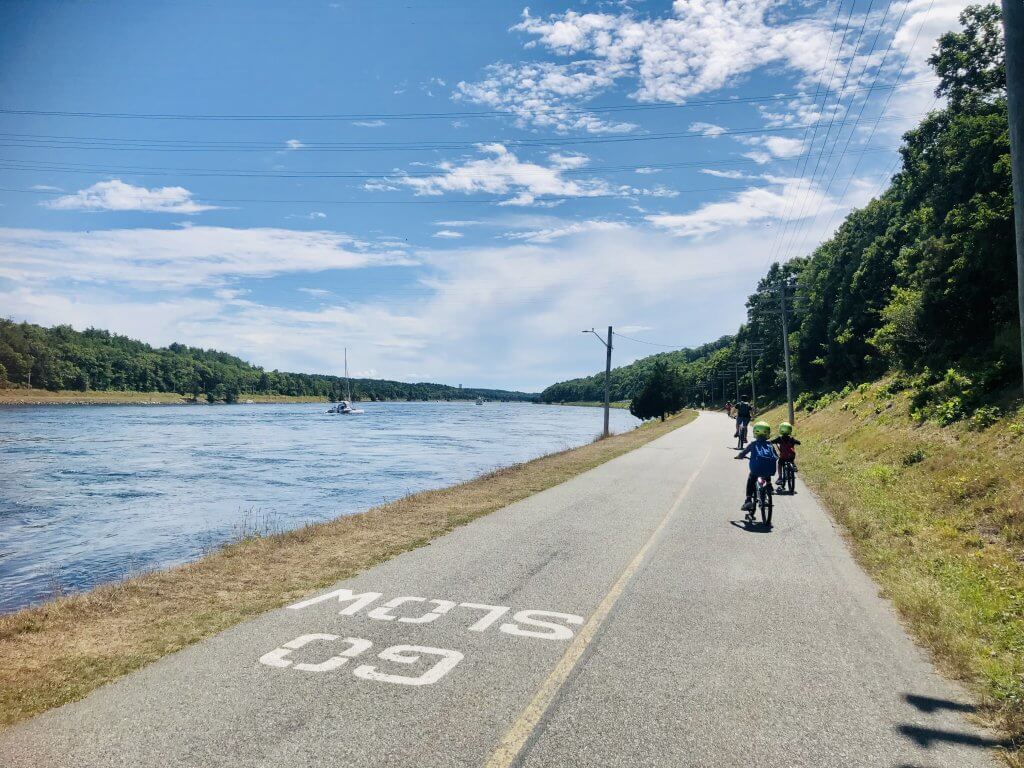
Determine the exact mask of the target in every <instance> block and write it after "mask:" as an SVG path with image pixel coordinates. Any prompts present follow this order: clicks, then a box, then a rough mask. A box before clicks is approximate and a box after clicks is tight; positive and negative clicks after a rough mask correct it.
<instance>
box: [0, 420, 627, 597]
mask: <svg viewBox="0 0 1024 768" xmlns="http://www.w3.org/2000/svg"><path fill="white" fill-rule="evenodd" d="M359 407H361V408H365V409H366V413H365V414H363V415H361V416H334V415H329V414H327V413H325V411H326V409H327V406H326V405H325V404H318V403H310V404H306V403H303V404H289V405H235V406H202V405H196V406H31V407H23V408H2V409H0V613H3V612H10V611H12V610H15V609H17V608H20V607H23V606H26V605H31V604H33V603H36V602H39V601H41V600H45V599H47V598H48V597H50V596H52V595H53V594H55V592H58V591H60V592H72V591H75V590H81V589H86V588H88V587H91V586H94V585H96V584H101V583H104V582H108V581H113V580H116V579H121V578H124V577H125V576H129V575H132V574H135V573H139V572H141V571H145V570H151V569H154V568H161V567H165V566H169V565H173V564H176V563H182V562H185V561H188V560H192V559H195V558H196V557H199V556H200V555H202V554H203V553H204V552H208V551H209V550H210V549H212V548H214V547H216V546H218V545H219V544H223V543H224V542H226V541H229V540H230V539H232V538H234V537H237V536H238V535H239V534H240V533H241V532H244V531H246V530H252V529H253V528H257V529H260V528H264V527H269V528H271V529H275V530H284V529H289V528H295V527H298V526H300V525H303V524H304V523H307V522H311V521H317V520H326V519H329V518H332V517H337V516H339V515H346V514H351V513H353V512H359V511H361V510H364V509H367V508H369V507H372V506H374V505H376V504H379V503H381V502H383V501H385V500H393V499H395V498H398V497H400V496H404V495H406V494H408V493H412V492H414V491H421V490H424V489H428V488H439V487H443V486H446V485H451V484H453V483H457V482H461V481H463V480H467V479H470V478H472V477H475V476H476V475H479V474H480V473H482V472H485V471H488V470H491V469H494V468H496V467H499V466H504V465H508V464H513V463H515V462H519V461H524V460H527V459H532V458H535V457H537V456H540V455H542V454H545V453H550V452H552V451H557V450H561V449H565V448H571V447H575V446H578V445H582V444H584V443H586V442H589V441H590V440H591V439H593V438H594V437H595V436H596V435H597V434H598V433H599V432H600V429H601V410H600V409H599V408H571V407H562V406H550V405H534V404H529V403H485V404H484V405H475V404H473V403H365V404H362V403H361V404H360V406H359ZM611 417H612V418H611V423H612V430H613V431H615V432H624V431H627V430H629V429H632V428H633V427H634V426H636V424H637V423H638V422H637V420H636V419H634V418H633V417H632V416H630V415H629V413H628V412H626V411H623V410H612V413H611Z"/></svg>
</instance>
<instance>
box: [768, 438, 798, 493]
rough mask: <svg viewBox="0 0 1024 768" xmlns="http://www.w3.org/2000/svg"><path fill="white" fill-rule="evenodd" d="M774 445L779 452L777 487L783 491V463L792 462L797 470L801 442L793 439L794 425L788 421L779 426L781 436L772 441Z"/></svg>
mask: <svg viewBox="0 0 1024 768" xmlns="http://www.w3.org/2000/svg"><path fill="white" fill-rule="evenodd" d="M772 445H774V446H775V447H776V448H777V449H778V451H779V479H778V482H777V483H776V485H777V486H778V489H779V490H780V491H781V490H782V464H783V462H786V461H788V462H790V463H791V464H792V465H793V469H794V470H796V447H797V446H798V445H800V441H799V440H797V439H796V438H795V437H793V425H792V424H790V423H789V422H788V421H784V422H782V423H781V424H779V436H778V437H776V438H773V439H772Z"/></svg>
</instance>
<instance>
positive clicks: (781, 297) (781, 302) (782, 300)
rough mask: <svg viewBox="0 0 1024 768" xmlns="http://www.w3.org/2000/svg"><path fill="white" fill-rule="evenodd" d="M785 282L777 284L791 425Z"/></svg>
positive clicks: (791, 408)
mask: <svg viewBox="0 0 1024 768" xmlns="http://www.w3.org/2000/svg"><path fill="white" fill-rule="evenodd" d="M787 287H788V286H787V284H786V281H785V280H783V281H781V282H780V283H779V306H780V307H781V309H782V354H783V357H785V362H786V400H787V401H788V403H789V423H790V424H792V423H793V377H792V374H791V373H790V370H789V319H788V311H787V310H788V307H787V306H786V300H787V298H788V297H787V296H786V289H787Z"/></svg>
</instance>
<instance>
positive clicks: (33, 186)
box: [32, 184, 64, 192]
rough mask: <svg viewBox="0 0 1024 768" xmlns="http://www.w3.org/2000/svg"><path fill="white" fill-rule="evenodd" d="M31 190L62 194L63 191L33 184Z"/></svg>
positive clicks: (58, 188) (50, 186)
mask: <svg viewBox="0 0 1024 768" xmlns="http://www.w3.org/2000/svg"><path fill="white" fill-rule="evenodd" d="M32 189H37V190H39V191H40V192H63V191H64V190H63V189H61V188H60V187H54V186H52V185H50V184H33V185H32Z"/></svg>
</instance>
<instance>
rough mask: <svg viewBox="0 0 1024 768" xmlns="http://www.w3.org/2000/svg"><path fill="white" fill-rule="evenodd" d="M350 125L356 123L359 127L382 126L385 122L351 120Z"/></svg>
mask: <svg viewBox="0 0 1024 768" xmlns="http://www.w3.org/2000/svg"><path fill="white" fill-rule="evenodd" d="M352 125H358V126H359V127H360V128H382V127H383V126H385V125H387V123H386V122H384V121H383V120H353V121H352Z"/></svg>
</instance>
